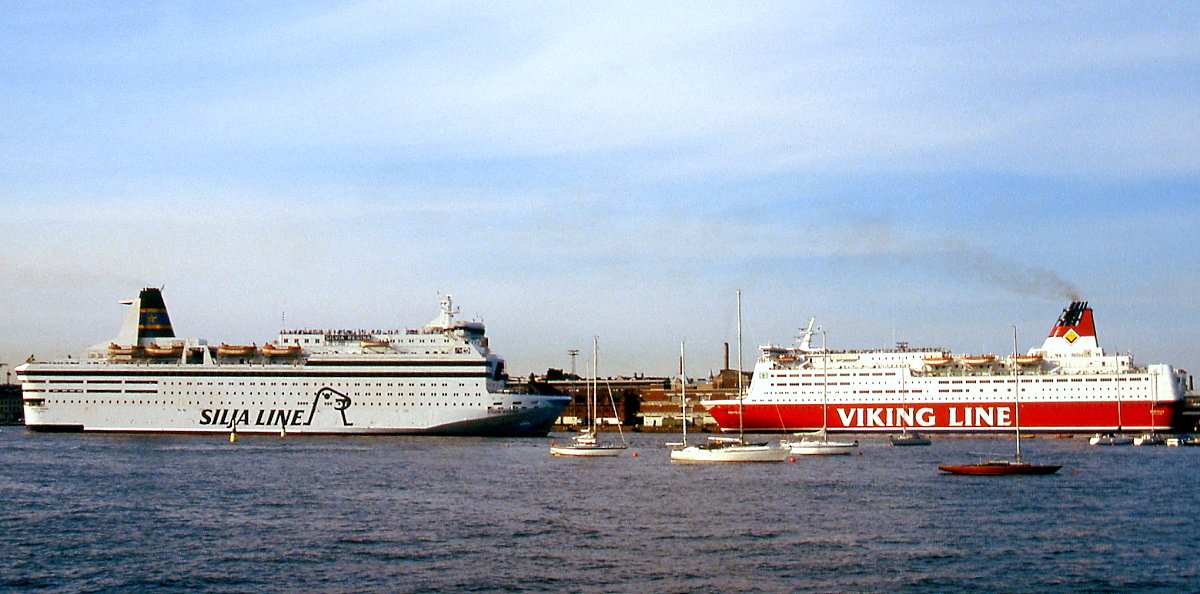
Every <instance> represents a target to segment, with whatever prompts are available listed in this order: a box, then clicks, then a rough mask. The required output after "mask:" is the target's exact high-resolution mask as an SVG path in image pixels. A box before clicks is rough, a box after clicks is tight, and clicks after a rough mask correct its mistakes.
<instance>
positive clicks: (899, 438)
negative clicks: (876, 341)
mask: <svg viewBox="0 0 1200 594" xmlns="http://www.w3.org/2000/svg"><path fill="white" fill-rule="evenodd" d="M898 344H902V345H903V346H904V347H907V346H908V343H898ZM902 371H903V372H904V373H907V372H908V371H907V370H902ZM904 378H905V376H904V375H901V376H900V381H901V384H900V399H901V401H902V402H901V403H902V405H903V406H904V407H906V408H907V407H908V395H907V394H908V389H907V388H906V386H905V382H904ZM888 441H889V442H891V444H892V445H893V446H927V445H930V444H932V443H933V441H932V440H930V439H929V438H928V437H925V436H924V435H921V434H920V433H917V432H916V431H909V430H908V423H907V422H904V421H903V420H902V421H901V425H900V435H892V436H889V437H888Z"/></svg>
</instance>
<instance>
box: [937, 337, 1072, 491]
mask: <svg viewBox="0 0 1200 594" xmlns="http://www.w3.org/2000/svg"><path fill="white" fill-rule="evenodd" d="M1016 360H1017V327H1016V326H1013V402H1014V403H1015V405H1014V406H1013V425H1014V426H1015V428H1016V436H1017V455H1016V457H1015V458H1014V459H1012V460H988V461H986V462H983V461H980V462H978V463H976V464H960V465H957V466H955V465H947V466H938V469H939V470H942V471H944V472H948V473H950V474H970V475H982V476H996V475H1006V474H1054V473H1056V472H1058V471H1059V469H1061V468H1062V466H1056V465H1050V464H1031V463H1029V462H1025V461H1024V460H1022V459H1021V380H1020V376H1018V375H1017V365H1016Z"/></svg>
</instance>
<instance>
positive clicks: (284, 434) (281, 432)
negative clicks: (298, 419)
mask: <svg viewBox="0 0 1200 594" xmlns="http://www.w3.org/2000/svg"><path fill="white" fill-rule="evenodd" d="M279 437H287V427H280V428H279Z"/></svg>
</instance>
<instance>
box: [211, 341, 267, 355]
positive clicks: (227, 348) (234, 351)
mask: <svg viewBox="0 0 1200 594" xmlns="http://www.w3.org/2000/svg"><path fill="white" fill-rule="evenodd" d="M256 350H258V346H257V345H249V346H247V345H244V344H225V343H223V342H222V343H221V346H219V347H217V354H218V355H221V356H222V357H248V356H250V355H253V354H254V351H256Z"/></svg>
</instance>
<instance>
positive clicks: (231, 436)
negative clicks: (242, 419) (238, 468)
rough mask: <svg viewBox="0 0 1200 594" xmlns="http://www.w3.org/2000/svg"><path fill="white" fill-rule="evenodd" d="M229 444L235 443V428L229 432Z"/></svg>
mask: <svg viewBox="0 0 1200 594" xmlns="http://www.w3.org/2000/svg"><path fill="white" fill-rule="evenodd" d="M229 443H237V427H234V428H233V430H232V431H230V432H229Z"/></svg>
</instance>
